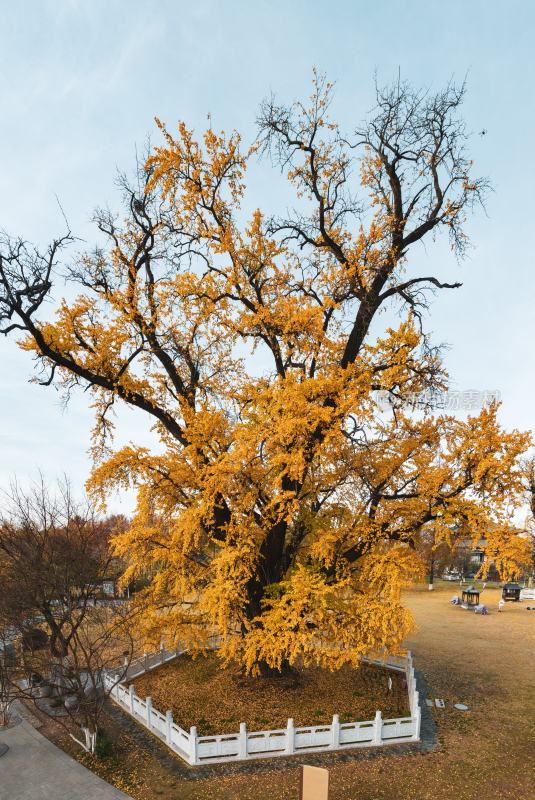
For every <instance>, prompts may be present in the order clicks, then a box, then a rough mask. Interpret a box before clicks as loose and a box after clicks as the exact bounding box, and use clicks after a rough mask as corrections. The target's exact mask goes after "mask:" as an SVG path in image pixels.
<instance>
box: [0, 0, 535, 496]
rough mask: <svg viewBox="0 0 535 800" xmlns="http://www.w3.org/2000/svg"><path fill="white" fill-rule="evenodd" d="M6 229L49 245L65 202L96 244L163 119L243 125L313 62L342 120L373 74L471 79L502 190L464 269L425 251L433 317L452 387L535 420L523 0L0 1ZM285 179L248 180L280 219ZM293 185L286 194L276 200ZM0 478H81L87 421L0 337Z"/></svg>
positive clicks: (131, 434)
mask: <svg viewBox="0 0 535 800" xmlns="http://www.w3.org/2000/svg"><path fill="white" fill-rule="evenodd" d="M0 29H1V31H2V47H1V49H0V86H1V97H2V117H1V120H2V121H1V125H0V160H1V162H0V186H1V193H0V227H3V228H5V229H6V230H7V231H8V232H10V233H13V234H19V233H21V234H23V235H24V236H25V237H27V238H28V239H33V240H37V241H39V242H41V243H44V242H46V241H47V240H48V239H49V238H50V237H52V236H53V235H55V234H57V233H58V231H61V229H62V221H61V216H60V213H59V210H58V207H57V204H56V201H55V195H57V196H58V197H59V198H60V200H61V204H62V206H63V208H64V209H65V211H66V213H67V215H68V217H69V221H70V224H71V227H72V229H73V231H74V232H75V233H76V234H77V235H79V236H82V237H84V238H86V239H87V240H88V241H89V242H90V241H91V237H92V232H91V227H90V226H89V224H88V220H89V217H90V214H91V211H92V209H93V208H94V206H96V205H97V204H100V205H102V204H104V203H106V202H107V203H109V204H110V205H111V206H112V207H113V206H117V204H118V197H117V195H116V193H115V189H114V175H115V170H116V168H117V167H119V168H121V169H126V170H129V169H130V168H131V166H132V164H133V159H134V153H135V146H136V144H137V145H138V146H139V147H141V146H142V145H143V142H144V140H145V138H146V136H147V134H153V136H154V138H155V139H156V138H157V134H156V132H155V130H154V124H153V117H154V116H155V115H158V116H159V117H160V118H161V119H163V120H164V121H166V122H167V123H168V124H169V126H173V125H174V124H175V123H176V121H177V120H178V119H184V120H186V122H187V123H188V124H190V125H192V126H194V127H195V128H197V129H198V130H199V129H201V128H203V127H204V126H205V125H206V120H207V113H208V112H210V113H211V115H212V124H213V126H214V127H215V128H216V129H220V128H225V129H230V128H232V127H236V128H238V129H240V130H241V131H242V133H243V134H244V136H245V138H246V139H247V138H249V139H251V138H252V137H253V135H254V119H255V115H256V111H257V107H258V104H259V102H260V101H261V100H262V98H263V97H264V96H266V95H267V94H268V93H270V92H271V91H272V90H273V91H275V92H276V93H277V94H278V95H279V96H280V97H281V99H284V100H289V101H291V100H292V99H294V98H296V97H299V96H303V95H305V94H308V92H309V89H310V77H311V71H312V67H313V66H316V67H318V68H319V69H320V70H321V71H325V72H327V74H328V76H329V78H331V79H332V80H334V81H336V83H337V94H336V102H335V111H336V113H337V115H338V117H339V119H340V120H341V122H342V123H343V124H344V125H345V126H346V127H347V128H348V129H350V128H351V126H352V125H353V124H354V123H356V122H358V121H359V120H360V119H361V118H362V117H363V115H364V114H365V112H366V110H367V109H369V108H370V107H371V105H372V95H373V74H374V71H375V70H377V73H378V76H379V80H380V81H381V80H384V81H388V80H390V79H392V78H394V77H395V76H396V75H397V73H398V69H400V71H401V75H402V77H405V78H407V79H408V80H410V81H412V82H413V83H416V84H423V85H425V86H430V87H431V88H439V87H440V86H441V85H442V84H443V83H444V82H446V81H447V80H448V79H449V78H450V77H452V76H454V77H457V78H458V79H462V78H463V77H464V75H465V74H466V73H468V96H467V100H466V106H465V115H466V118H467V120H468V123H469V126H470V127H471V128H472V129H473V130H474V131H480V130H482V129H486V130H487V134H486V135H485V136H483V137H482V136H476V137H475V139H474V142H473V153H474V157H475V160H476V163H477V166H478V169H479V172H480V173H481V174H484V175H487V176H489V177H490V179H491V180H492V183H493V185H494V189H495V191H494V193H493V194H492V195H491V197H490V198H489V202H488V209H487V213H488V216H485V215H484V214H482V213H480V214H479V215H478V216H477V218H476V219H475V220H474V221H473V222H472V223H471V225H470V232H471V235H472V237H473V241H474V244H475V249H474V250H473V251H472V252H471V254H470V256H469V259H468V260H467V261H466V262H464V263H463V264H462V265H461V266H458V265H457V264H456V262H455V260H454V259H453V258H452V256H451V255H450V253H449V251H448V249H447V247H446V246H443V245H439V246H438V247H436V248H433V246H431V245H429V246H428V248H427V251H426V252H425V253H424V252H422V253H420V254H419V255H418V260H419V261H422V260H424V259H427V260H428V262H429V264H430V266H431V267H432V269H433V270H435V271H436V273H437V274H440V276H441V277H443V278H454V279H456V280H457V279H461V280H463V281H464V287H463V288H462V289H461V290H458V291H457V292H451V293H441V294H440V295H439V296H438V297H437V299H436V301H435V302H434V305H433V308H432V313H431V319H430V322H429V327H430V328H431V329H432V330H433V331H434V332H435V341H436V342H448V343H449V344H450V345H451V348H450V350H449V351H448V353H447V355H446V363H447V366H448V368H449V370H450V373H451V376H452V382H453V386H454V387H455V388H457V389H462V390H470V389H473V390H479V391H485V390H493V391H498V392H500V394H501V397H502V400H503V404H504V405H503V411H502V418H503V420H504V422H505V423H506V424H507V425H510V426H513V425H514V426H517V427H523V428H534V427H535V407H534V404H533V393H534V389H535V368H534V363H533V358H532V349H533V341H534V340H535V315H534V311H533V299H534V296H535V275H534V274H533V262H534V254H533V247H532V232H533V214H534V211H533V186H534V185H535V174H534V172H535V168H534V166H533V159H532V155H531V147H532V146H533V139H534V135H533V132H534V126H535V106H534V100H533V81H534V77H535V75H534V72H535V70H534V66H535V58H534V56H533V41H534V38H535V37H534V34H535V6H534V4H533V3H531V2H530V0H523V1H522V2H519V1H517V2H514V0H509V2H505V0H504V1H503V2H496V0H494V1H493V0H486V1H485V2H483V1H482V0H469V1H468V0H464V1H462V0H452V1H450V2H448V3H447V4H446V3H444V2H441V1H440V0H426V1H425V2H424V1H423V0H411V1H407V2H402V0H376V2H374V3H370V2H361V0H353V2H349V0H345V1H339V2H337V3H331V4H329V3H326V2H317V0H308V2H304V1H303V2H297V1H296V0H294V1H292V0H286V2H280V0H272V2H260V1H258V0H257V1H256V2H241V1H239V0H227V2H223V0H220V2H215V0H205V1H204V2H202V0H201V1H199V2H195V3H193V2H191V3H186V2H180V1H179V0H176V2H162V1H161V0H160V2H156V0H155V1H154V2H148V0H147V1H146V2H138V1H132V0H128V1H127V0H107V1H101V0H86V2H81V1H80V2H78V1H77V0H51V1H50V2H37V0H34V1H32V0H26V2H21V3H19V4H14V3H12V2H9V0H0ZM280 191H281V190H280V184H279V182H278V179H277V178H276V176H275V177H272V176H271V175H269V174H268V172H267V170H264V169H261V170H260V171H259V172H258V176H257V180H256V182H255V183H254V187H253V191H252V195H251V196H250V202H251V203H252V204H254V205H261V206H262V207H268V208H269V209H270V210H274V209H275V208H276V206H277V201H278V200H279V198H280ZM282 196H284V194H283V195H282ZM0 364H1V367H2V369H1V373H0V486H2V485H4V486H5V485H6V483H7V482H8V480H9V478H10V477H11V476H13V475H15V474H16V475H18V476H19V477H20V478H21V479H22V480H23V481H24V480H26V479H27V478H28V477H31V476H35V474H36V472H37V470H38V469H39V468H41V469H42V470H43V471H44V472H45V474H46V475H47V476H48V477H51V478H52V477H54V476H55V475H57V474H59V473H61V472H63V471H67V472H68V473H70V474H71V475H72V478H73V480H74V483H75V485H76V486H77V487H80V486H81V485H82V484H83V481H84V479H85V478H86V477H87V473H88V469H89V465H88V460H87V456H86V450H87V446H88V435H89V429H90V426H91V414H90V411H89V410H88V398H87V396H84V395H83V394H81V393H80V394H79V395H77V396H76V397H75V398H74V399H73V401H72V402H71V404H70V405H69V407H68V409H67V410H63V409H62V407H61V405H60V402H59V398H58V396H57V394H56V393H55V392H54V390H52V389H44V388H40V387H36V386H33V385H30V384H28V378H29V377H30V375H31V362H30V359H29V358H28V356H27V355H26V354H23V353H20V352H19V351H18V350H17V348H16V347H15V345H14V344H13V343H12V342H6V341H5V340H1V341H0ZM120 422H121V425H120V440H121V441H125V440H128V439H129V438H136V440H139V439H140V438H143V440H147V441H148V436H147V432H146V425H145V422H144V420H143V419H141V418H138V417H137V415H135V414H133V413H132V414H126V415H123V416H122V417H121V420H120Z"/></svg>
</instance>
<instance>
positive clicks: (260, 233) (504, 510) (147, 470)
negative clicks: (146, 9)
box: [0, 76, 529, 673]
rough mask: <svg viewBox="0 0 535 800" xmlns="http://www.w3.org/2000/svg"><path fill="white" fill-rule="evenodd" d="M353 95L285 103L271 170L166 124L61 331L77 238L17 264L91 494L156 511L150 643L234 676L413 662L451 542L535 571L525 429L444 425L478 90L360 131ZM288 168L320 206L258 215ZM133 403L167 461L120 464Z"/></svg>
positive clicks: (25, 306)
mask: <svg viewBox="0 0 535 800" xmlns="http://www.w3.org/2000/svg"><path fill="white" fill-rule="evenodd" d="M331 94H332V87H331V86H330V85H329V84H327V83H326V82H325V81H324V80H323V79H322V78H321V77H318V76H316V78H315V81H314V86H313V92H312V96H311V98H310V101H309V102H307V103H305V104H300V103H297V104H294V105H293V106H290V107H284V106H280V105H277V104H276V103H275V102H274V101H269V102H266V103H264V104H263V105H262V107H261V111H260V115H259V120H258V124H259V136H258V138H257V140H256V143H255V145H254V146H253V147H252V148H250V149H249V150H245V151H244V150H243V149H242V146H241V142H240V137H239V136H238V135H237V134H232V135H231V136H230V137H227V136H225V135H224V134H216V133H214V132H213V131H212V130H208V131H207V132H206V133H205V134H204V137H201V138H200V139H199V138H196V136H195V135H194V132H193V131H191V130H189V129H188V128H187V127H186V125H184V124H180V126H179V128H178V132H177V134H176V135H173V134H172V133H170V132H168V130H167V128H165V127H164V126H163V125H162V124H161V123H159V122H158V126H159V128H160V130H161V132H162V134H163V140H162V144H161V145H159V146H157V147H155V148H154V149H153V150H152V151H151V152H150V153H149V154H148V157H147V160H146V162H145V163H143V164H142V165H141V166H140V168H139V174H138V176H137V182H136V184H135V186H130V185H129V184H128V183H127V182H126V181H124V182H123V189H124V194H125V198H126V216H125V219H124V220H123V221H120V220H119V219H118V218H117V217H115V216H113V215H112V214H111V213H110V212H108V211H99V212H97V215H96V220H97V223H98V227H99V229H100V231H101V233H102V234H103V238H104V240H105V241H104V243H102V242H101V244H100V245H99V246H98V247H97V248H96V249H95V250H94V251H92V252H87V253H83V254H81V255H79V256H78V257H76V258H75V259H74V261H73V262H71V264H70V266H68V267H67V271H68V277H69V279H70V280H71V281H72V282H73V283H74V284H75V285H77V286H78V288H79V291H80V294H79V296H78V297H77V298H76V299H74V300H69V301H66V300H64V301H62V302H61V303H60V304H59V307H58V308H57V311H56V313H55V316H54V317H53V318H52V319H51V318H50V317H49V319H48V321H45V320H41V319H40V318H39V314H40V313H42V312H43V311H44V308H45V306H44V302H45V300H46V298H47V297H48V295H49V293H50V291H51V286H52V281H53V276H54V271H55V269H56V264H57V261H58V254H59V251H60V248H61V247H62V246H63V245H64V244H65V243H66V242H65V239H68V238H70V237H69V236H67V237H64V239H62V240H57V241H56V242H54V243H53V245H52V246H51V248H50V250H49V251H48V252H47V253H43V254H39V253H38V252H37V251H33V250H30V249H29V248H28V246H27V245H25V244H24V242H22V241H20V242H15V241H12V240H5V241H4V242H3V245H2V260H1V262H0V320H1V325H2V328H3V330H4V331H5V332H9V331H12V330H14V331H21V330H22V331H23V332H24V334H25V335H24V336H23V338H22V347H24V348H25V349H26V350H28V351H31V352H32V353H34V355H35V356H36V358H37V360H38V362H39V363H40V365H41V366H42V369H43V373H44V375H43V378H42V381H43V382H44V383H52V382H53V383H55V384H57V385H59V386H63V387H64V389H65V390H66V391H67V392H70V391H71V390H72V389H73V387H74V386H75V385H76V384H82V385H84V386H88V387H89V388H90V391H91V393H92V396H93V403H94V409H95V415H96V426H95V431H94V439H93V456H94V459H95V468H94V470H93V473H92V477H91V479H90V481H89V488H90V490H91V491H92V492H93V493H94V494H96V495H97V496H100V497H101V499H102V500H103V501H105V498H106V496H107V494H108V493H109V492H110V491H113V490H116V489H117V488H121V487H131V486H135V487H136V489H137V497H138V500H137V510H136V513H135V516H134V518H133V520H132V524H131V526H130V528H129V529H128V530H127V531H126V532H125V533H123V534H121V535H120V536H118V537H117V538H116V541H115V547H116V550H117V553H118V554H119V555H120V556H122V557H123V558H124V559H125V561H126V563H127V570H126V574H125V580H129V579H131V578H133V577H139V576H143V577H144V578H145V579H146V583H147V587H146V589H145V590H144V591H143V592H142V593H140V595H138V598H137V602H138V603H139V604H140V633H143V635H144V636H145V637H146V638H147V639H148V640H153V641H155V642H157V641H159V640H160V639H161V638H164V639H165V640H166V641H167V643H169V644H171V643H173V642H175V643H176V642H178V641H181V642H187V643H188V644H189V646H190V647H194V648H195V647H198V648H202V647H204V646H205V645H206V643H207V639H208V637H209V636H212V635H214V634H216V635H218V637H219V641H220V653H221V656H222V659H223V661H224V662H227V663H228V662H230V661H233V662H237V663H239V664H241V665H242V666H243V667H244V669H246V670H247V671H250V672H253V673H258V672H269V671H271V670H283V669H285V667H287V666H288V665H292V664H295V663H304V664H321V665H323V666H326V667H329V668H333V669H334V668H338V667H340V666H341V665H342V664H344V663H346V662H351V663H355V664H356V663H357V662H358V660H359V658H360V656H362V655H364V654H368V653H384V652H386V651H396V650H399V648H400V647H401V644H402V641H403V639H404V637H405V636H406V634H407V633H408V632H409V631H410V629H411V626H412V620H411V616H410V613H409V612H408V611H407V610H406V609H405V608H404V607H403V604H402V602H401V589H402V587H403V586H404V585H406V584H407V582H409V581H411V580H414V579H415V578H416V577H417V576H418V575H420V574H421V573H422V570H423V564H422V562H421V559H420V557H419V556H418V548H417V546H416V543H417V542H418V537H419V535H420V534H421V532H422V530H424V529H425V526H428V525H432V526H433V532H434V537H435V538H434V541H435V542H437V543H440V542H444V543H447V544H448V545H449V546H452V547H453V546H454V544H455V541H456V540H458V539H459V538H460V537H463V538H465V539H466V538H467V537H472V538H473V539H474V541H475V542H477V541H479V539H480V538H481V537H482V536H485V538H486V541H487V548H488V559H487V562H486V564H488V563H490V561H491V560H492V561H493V562H494V563H495V564H496V565H497V566H498V568H499V569H500V570H501V571H502V573H503V575H504V576H505V575H512V574H514V573H515V572H516V571H517V570H518V569H519V566H520V565H521V564H522V563H523V562H524V561H525V559H526V558H527V550H528V548H527V545H526V542H525V540H524V539H522V537H520V536H519V535H518V531H517V530H516V529H515V527H514V525H513V524H512V523H511V520H512V519H513V517H514V514H515V510H516V508H517V507H518V505H519V504H520V501H521V493H522V474H521V468H520V460H521V458H522V456H523V454H524V453H525V451H526V449H527V448H528V446H529V437H528V436H527V435H525V434H523V433H519V432H517V431H513V432H510V433H508V432H505V431H503V430H502V429H501V427H500V425H499V422H498V418H497V414H498V407H497V405H496V404H493V403H491V404H489V405H487V406H485V407H484V408H483V410H482V411H481V412H480V413H478V414H475V415H474V416H472V417H469V418H468V419H460V418H457V417H455V416H452V415H448V414H445V413H440V412H439V411H437V409H436V402H437V398H438V397H440V395H441V393H442V392H444V391H445V390H446V389H447V376H446V374H445V372H444V370H443V367H442V365H441V360H440V353H439V351H438V350H437V349H436V348H433V347H432V346H431V345H430V343H429V340H428V338H427V336H426V335H425V333H424V329H423V325H424V322H425V314H426V308H427V305H426V304H427V298H428V296H429V293H430V292H431V291H436V290H438V289H441V288H455V287H457V285H458V284H448V283H444V282H443V281H442V280H439V279H438V278H437V277H436V276H434V275H433V274H432V272H431V274H426V273H424V274H423V275H421V276H419V275H418V274H415V270H414V266H413V258H412V252H413V249H414V247H415V246H417V245H418V244H419V243H420V242H422V241H423V240H426V239H431V240H432V239H433V238H434V237H435V236H436V235H437V234H439V232H440V231H445V232H447V233H449V235H450V240H451V243H452V247H453V248H454V250H455V251H456V253H457V254H458V255H461V256H462V254H463V252H464V250H465V248H466V246H467V240H466V236H465V233H464V229H463V226H464V221H465V217H466V214H467V213H468V211H469V210H470V209H471V207H472V206H473V205H474V204H475V203H477V202H478V201H480V200H481V199H482V197H483V194H484V192H485V188H486V185H485V182H484V181H482V180H478V179H475V178H473V177H472V176H471V174H470V172H471V161H470V159H469V157H468V156H467V155H466V153H465V147H466V141H467V137H466V135H465V130H464V126H463V123H462V120H461V119H460V117H459V107H460V104H461V102H462V96H463V89H456V88H455V87H453V86H448V87H447V88H446V89H445V90H444V91H443V92H441V93H439V94H437V95H431V94H429V93H422V94H420V93H418V92H414V91H413V90H411V88H410V87H408V86H403V85H398V84H396V86H395V87H393V88H392V89H391V90H390V89H387V90H385V91H381V92H379V94H378V98H377V108H376V110H375V112H374V113H373V115H372V117H371V118H370V120H369V121H368V122H367V123H365V124H363V125H362V126H361V127H360V128H358V129H357V130H356V131H354V132H352V133H345V134H342V132H341V131H340V130H339V128H338V126H337V125H335V124H334V123H333V122H332V121H331V120H330V118H329V104H330V101H331ZM262 154H263V155H268V156H270V157H271V159H272V161H273V162H274V163H275V164H276V165H277V166H280V167H282V169H283V171H285V172H286V173H287V176H288V178H289V180H290V184H291V187H292V188H293V191H294V193H295V198H296V199H295V204H296V206H295V208H294V209H293V210H291V211H286V212H285V216H283V217H277V216H275V215H273V213H272V209H270V208H269V207H265V208H264V209H263V210H259V209H257V210H253V211H251V210H250V208H249V206H248V200H247V198H246V194H245V186H246V183H245V181H246V172H247V169H248V168H249V167H250V165H251V163H254V162H255V161H256V159H257V158H258V157H259V156H261V155H262ZM256 194H257V196H260V194H261V186H260V188H259V189H257V191H256ZM270 196H272V195H270ZM247 197H248V196H247ZM287 204H288V203H287V201H286V200H285V201H284V202H283V203H282V205H283V206H286V205H287ZM255 205H257V204H256V203H255ZM119 401H122V402H123V403H126V404H128V405H130V406H132V407H135V408H137V409H139V410H141V411H143V412H144V413H145V414H146V415H147V419H148V420H150V421H151V423H152V425H153V429H154V431H155V433H156V435H157V436H158V437H159V442H160V447H159V448H158V449H157V450H155V451H152V450H150V449H148V448H146V447H141V446H138V445H136V444H135V443H131V444H130V445H128V446H126V447H122V448H121V449H118V450H114V449H113V423H112V421H111V419H110V412H111V411H112V409H113V407H114V404H115V403H116V402H119Z"/></svg>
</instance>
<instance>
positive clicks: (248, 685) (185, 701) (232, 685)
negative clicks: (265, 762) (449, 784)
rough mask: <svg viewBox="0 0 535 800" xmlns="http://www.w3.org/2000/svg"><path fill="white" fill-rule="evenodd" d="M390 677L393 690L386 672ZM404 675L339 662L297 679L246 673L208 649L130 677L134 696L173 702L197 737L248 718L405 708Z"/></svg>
mask: <svg viewBox="0 0 535 800" xmlns="http://www.w3.org/2000/svg"><path fill="white" fill-rule="evenodd" d="M389 676H392V683H393V685H392V691H391V692H390V691H389V689H388V677H389ZM402 677H403V676H402V675H400V674H397V673H392V672H391V671H386V670H383V669H379V668H376V667H372V666H365V665H363V666H361V667H360V668H359V669H356V670H355V669H351V668H350V667H345V668H343V669H342V670H340V672H338V673H336V674H335V673H332V672H328V671H327V670H324V669H306V670H300V671H298V672H297V674H296V676H295V678H294V677H292V678H278V679H275V680H266V679H263V678H260V679H258V678H244V677H243V676H242V675H240V673H239V672H237V671H236V670H232V669H226V670H222V669H221V668H220V666H219V663H218V660H217V657H216V656H215V655H214V654H208V655H207V656H199V657H197V658H195V659H192V658H189V657H188V656H180V657H179V658H177V659H176V660H174V661H172V662H170V663H169V664H166V665H165V666H163V667H158V668H156V669H155V670H153V671H152V672H149V673H147V674H146V675H143V676H142V677H141V678H138V679H137V680H136V681H135V689H136V693H137V694H138V695H139V696H140V697H151V698H152V702H153V705H154V707H155V708H157V709H159V710H160V711H163V712H165V711H166V710H167V709H171V711H172V712H173V717H174V719H175V721H176V722H177V723H178V724H179V725H181V726H182V727H183V728H187V729H189V727H190V726H191V725H196V726H197V728H198V731H199V734H200V735H201V736H204V735H206V736H207V735H211V734H215V733H219V734H221V733H231V732H233V731H235V730H237V729H238V728H239V723H240V722H246V723H247V726H248V728H249V729H250V730H267V729H273V728H283V727H286V723H287V721H288V717H293V719H294V723H295V725H296V726H304V725H320V724H325V723H327V724H329V723H330V722H331V721H332V717H333V714H338V715H339V716H340V721H341V722H349V721H353V720H368V719H373V717H374V715H375V712H376V710H377V709H380V710H381V711H382V713H383V717H385V718H388V717H398V716H404V715H408V714H409V713H410V712H409V708H408V700H407V691H406V689H404V688H403V686H402Z"/></svg>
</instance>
